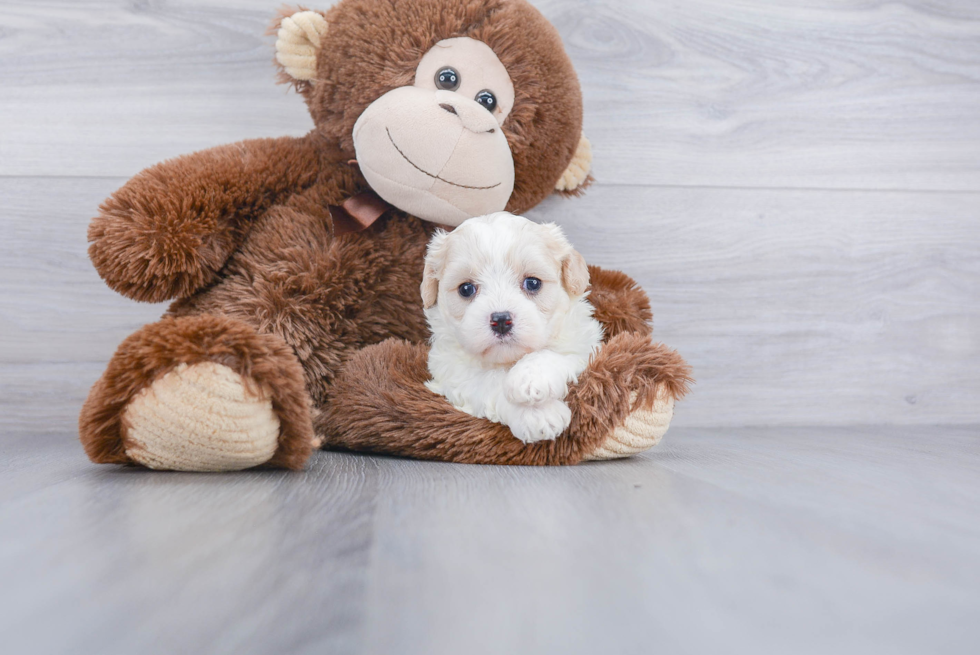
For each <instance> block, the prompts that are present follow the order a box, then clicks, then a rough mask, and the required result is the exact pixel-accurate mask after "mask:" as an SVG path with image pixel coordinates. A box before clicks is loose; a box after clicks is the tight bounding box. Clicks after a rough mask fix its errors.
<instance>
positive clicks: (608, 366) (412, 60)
mask: <svg viewBox="0 0 980 655" xmlns="http://www.w3.org/2000/svg"><path fill="white" fill-rule="evenodd" d="M274 29H276V30H277V34H278V42H277V46H276V47H277V54H276V58H277V61H278V62H279V65H280V67H281V76H282V78H283V80H284V81H288V82H290V83H291V84H293V85H294V86H295V88H296V89H297V91H298V92H299V93H300V94H301V95H302V96H303V98H304V99H305V100H306V102H307V104H308V106H309V109H310V113H311V114H312V116H313V120H314V123H315V129H314V130H313V131H312V132H311V133H310V134H308V135H307V136H305V137H302V138H279V139H258V140H253V141H244V142H241V143H236V144H233V145H228V146H221V147H216V148H212V149H210V150H206V151H203V152H199V153H195V154H192V155H187V156H184V157H180V158H177V159H175V160H172V161H168V162H164V163H162V164H159V165H157V166H154V167H152V168H149V169H147V170H145V171H143V172H141V173H140V174H139V175H137V176H136V177H134V178H133V179H132V180H130V181H129V182H128V183H127V184H126V185H125V186H123V187H122V188H121V189H119V190H118V191H117V192H116V193H115V194H113V195H112V197H110V198H109V199H108V200H107V201H106V202H105V203H104V204H103V205H102V207H101V208H100V214H99V216H98V217H96V218H95V219H94V220H93V221H92V224H91V227H90V229H89V240H90V242H91V245H90V248H89V254H90V256H91V258H92V261H93V263H94V264H95V266H96V268H97V269H98V271H99V274H100V275H101V276H102V277H103V279H104V280H105V281H106V283H107V284H108V285H109V286H110V287H112V288H113V289H115V290H116V291H118V292H120V293H122V294H124V295H126V296H129V297H131V298H134V299H136V300H142V301H154V302H158V301H162V300H167V299H172V300H174V302H173V304H172V305H171V306H170V309H169V310H168V311H167V314H166V316H165V317H164V318H163V319H162V320H160V321H159V322H157V323H153V324H151V325H147V326H145V327H144V328H142V329H141V330H139V331H138V332H136V333H135V334H133V335H132V336H130V337H129V338H128V339H126V340H125V341H124V342H123V343H122V345H121V346H120V347H119V349H118V351H117V352H116V354H115V355H114V356H113V358H112V360H111V362H110V363H109V366H108V368H107V369H106V371H105V373H104V374H103V376H102V378H101V379H100V380H99V381H98V382H97V383H96V384H95V386H94V387H93V388H92V391H91V393H90V394H89V397H88V400H87V401H86V403H85V406H84V407H83V409H82V413H81V417H80V433H81V439H82V442H83V444H84V446H85V450H86V452H87V453H88V455H89V457H90V458H91V459H92V460H93V461H95V462H112V463H119V464H141V465H143V466H147V467H150V468H158V469H175V470H197V471H217V470H236V469H244V468H249V467H255V466H262V465H265V466H275V467H285V468H293V469H298V468H301V467H303V465H304V464H305V463H306V461H307V459H308V458H309V457H310V454H311V452H312V451H313V449H314V448H316V447H318V446H319V447H325V448H344V449H349V450H355V451H365V452H377V453H389V454H394V455H401V456H407V457H417V458H425V459H438V460H445V461H456V462H481V463H500V464H574V463H577V462H579V461H582V460H586V459H604V458H613V457H622V456H626V455H629V454H632V453H635V452H639V451H641V450H644V449H646V448H648V447H650V446H651V445H653V444H655V443H656V442H657V441H658V440H659V438H660V436H661V435H662V434H663V433H664V431H665V430H666V427H667V425H668V423H669V421H670V417H671V413H672V408H673V401H674V399H675V398H678V397H679V396H680V395H682V394H683V393H684V391H685V389H686V383H687V382H688V375H689V371H688V368H687V366H686V365H685V363H684V361H683V360H682V359H681V358H680V357H679V356H678V355H677V354H676V353H675V352H673V351H671V350H668V349H667V348H665V347H664V346H663V345H661V344H655V343H653V342H651V339H650V334H651V327H650V319H651V313H650V308H649V303H648V301H647V298H646V296H645V294H644V293H643V292H642V291H641V290H640V289H638V288H637V287H636V286H635V284H634V282H633V281H632V280H631V279H629V278H628V277H627V276H625V275H623V274H622V273H619V272H615V271H603V270H601V269H598V268H595V267H592V268H590V274H591V285H592V292H591V295H590V300H591V302H592V303H593V304H594V306H595V308H596V318H597V319H599V320H600V322H602V323H603V325H604V327H605V331H606V343H605V345H604V346H603V349H602V350H601V352H600V353H599V355H598V356H597V357H596V358H595V359H594V361H592V363H591V364H590V365H589V367H588V368H587V369H586V371H585V372H584V373H583V374H582V376H581V377H580V379H579V381H578V383H577V384H576V385H575V386H574V387H573V388H572V389H571V390H570V392H569V395H568V398H567V403H568V405H569V407H570V408H571V410H572V423H571V426H570V427H569V429H568V430H567V431H566V432H565V433H564V434H563V435H561V436H560V437H559V438H557V439H555V440H553V441H546V442H538V443H534V444H531V445H525V444H523V443H522V442H520V441H518V440H517V439H515V438H514V437H513V436H512V435H511V434H510V433H509V431H508V430H507V428H505V427H503V426H501V425H498V424H495V423H491V422H489V421H486V420H484V419H477V418H474V417H472V416H469V415H467V414H463V413H461V412H459V411H457V410H456V409H454V408H453V407H452V406H451V405H449V403H448V402H447V401H446V400H445V399H444V398H442V397H441V396H437V395H435V394H433V393H432V392H430V391H428V390H427V389H426V388H425V386H424V382H425V381H426V379H427V377H428V372H427V368H426V352H427V349H426V346H425V345H423V344H424V341H425V339H426V337H427V328H426V324H425V320H424V317H423V314H422V303H421V299H420V294H419V284H420V282H421V279H422V268H423V257H424V253H425V247H426V243H427V242H428V240H429V237H430V236H431V235H432V233H433V232H434V230H435V229H436V227H437V226H438V225H443V226H448V227H451V226H454V225H457V224H459V223H460V222H461V221H462V220H464V219H466V218H468V217H471V216H475V215H480V214H485V213H489V212H492V211H498V210H501V209H505V208H506V209H507V210H509V211H512V212H515V213H521V212H524V211H525V210H527V209H529V208H531V207H533V206H534V205H536V204H537V203H539V202H540V201H541V200H542V199H543V198H545V197H546V196H547V195H549V194H550V193H553V192H556V191H557V192H559V193H564V194H571V195H574V194H577V193H579V192H580V191H581V189H582V188H583V187H584V186H585V185H586V184H587V183H588V182H589V177H588V171H589V167H590V158H591V153H590V150H589V145H588V142H587V141H586V140H585V138H584V137H583V136H582V99H581V92H580V89H579V86H578V81H577V78H576V76H575V71H574V70H573V68H572V65H571V63H570V61H569V59H568V57H567V56H566V54H565V52H564V49H563V48H562V44H561V41H560V39H559V37H558V34H557V33H556V31H555V29H554V28H553V27H552V26H551V25H550V24H549V23H548V22H547V21H546V20H545V19H544V18H543V17H542V16H541V15H540V14H539V13H538V12H537V11H536V10H535V9H534V8H533V7H531V6H530V5H528V4H527V3H526V2H524V0H475V1H460V0H341V2H340V3H338V4H337V5H336V6H334V7H333V8H332V9H330V10H329V11H326V12H323V13H318V12H312V11H295V12H285V13H283V14H282V15H281V16H280V18H279V20H277V22H276V24H275V28H274Z"/></svg>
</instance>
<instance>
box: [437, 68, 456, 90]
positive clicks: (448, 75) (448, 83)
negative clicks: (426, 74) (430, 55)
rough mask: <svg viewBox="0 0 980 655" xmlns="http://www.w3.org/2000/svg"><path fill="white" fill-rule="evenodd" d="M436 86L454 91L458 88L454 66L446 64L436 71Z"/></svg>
mask: <svg viewBox="0 0 980 655" xmlns="http://www.w3.org/2000/svg"><path fill="white" fill-rule="evenodd" d="M436 86H437V87H438V88H440V89H445V90H446V91H455V90H456V89H458V88H459V73H457V72H456V69H455V68H451V67H449V66H446V67H445V68H443V69H440V70H439V72H438V73H436Z"/></svg>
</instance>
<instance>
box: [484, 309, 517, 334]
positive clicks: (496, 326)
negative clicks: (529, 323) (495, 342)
mask: <svg viewBox="0 0 980 655" xmlns="http://www.w3.org/2000/svg"><path fill="white" fill-rule="evenodd" d="M513 327H514V320H513V318H512V317H511V315H510V312H494V313H493V314H490V329H491V330H493V331H494V332H496V333H497V334H498V335H499V336H504V335H505V334H507V333H508V332H510V331H511V329H512V328H513Z"/></svg>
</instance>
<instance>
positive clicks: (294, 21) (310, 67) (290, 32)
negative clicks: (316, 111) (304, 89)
mask: <svg viewBox="0 0 980 655" xmlns="http://www.w3.org/2000/svg"><path fill="white" fill-rule="evenodd" d="M326 33H327V19H325V18H324V17H323V14H320V13H318V12H315V11H297V12H296V13H294V14H290V15H288V16H283V17H282V20H281V21H280V22H279V30H278V31H277V32H276V61H278V62H279V65H280V66H282V69H283V71H284V72H285V73H286V75H287V76H288V77H289V78H290V81H295V82H310V81H312V80H315V79H316V53H317V52H318V51H319V50H320V47H321V46H322V45H323V37H324V36H325V35H326Z"/></svg>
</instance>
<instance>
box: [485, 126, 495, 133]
mask: <svg viewBox="0 0 980 655" xmlns="http://www.w3.org/2000/svg"><path fill="white" fill-rule="evenodd" d="M496 131H497V130H495V129H494V128H492V127H491V128H490V129H489V130H487V132H489V133H490V134H493V133H494V132H496Z"/></svg>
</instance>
